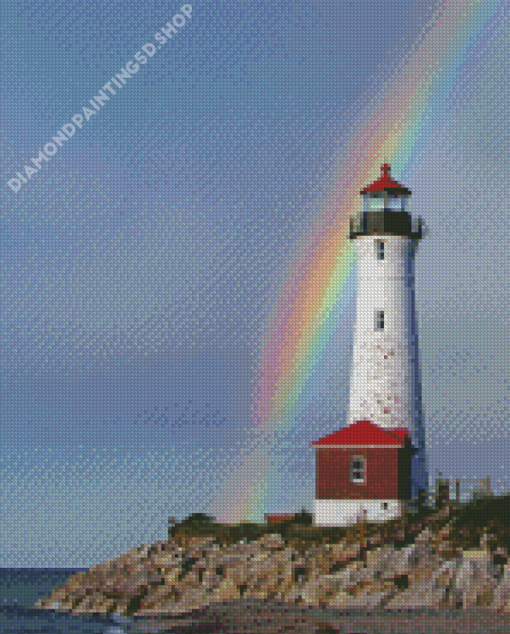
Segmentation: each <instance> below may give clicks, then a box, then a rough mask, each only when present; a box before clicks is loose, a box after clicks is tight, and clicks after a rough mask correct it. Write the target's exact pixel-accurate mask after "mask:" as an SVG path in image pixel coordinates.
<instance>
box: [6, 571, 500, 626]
mask: <svg viewBox="0 0 510 634" xmlns="http://www.w3.org/2000/svg"><path fill="white" fill-rule="evenodd" d="M78 570H83V569H72V570H70V569H48V568H44V569H29V568H18V569H12V568H0V634H139V633H140V634H141V633H142V632H143V633H145V634H151V633H152V634H162V633H163V632H168V633H172V634H280V633H282V634H283V633H285V634H287V633H289V634H290V633H295V634H315V633H317V634H337V633H341V634H390V633H391V634H431V632H436V633H438V634H439V633H440V634H510V614H506V615H505V614H498V613H496V612H494V611H493V610H487V609H483V608H480V609H478V610H471V611H464V610H452V611H447V610H441V611H437V610H431V609H430V610H413V611H400V612H395V611H392V612H388V611H385V610H380V611H378V612H372V613H371V614H367V613H365V612H363V611H360V610H349V611H348V612H340V611H338V610H328V609H320V608H309V607H306V606H300V605H289V604H284V603H274V602H271V601H264V600H252V599H248V600H239V601H235V602H230V603H228V604H227V603H224V604H214V605H212V606H210V607H209V608H207V609H206V610H202V611H201V612H198V613H195V614H193V615H189V616H185V617H183V618H173V619H169V618H165V619H155V618H141V617H138V618H132V619H122V621H123V622H119V623H115V622H114V621H113V620H112V619H109V618H107V617H101V616H95V615H94V616H92V615H80V616H70V615H68V614H65V613H59V612H51V611H47V610H34V609H32V608H31V606H32V605H33V604H34V603H35V602H36V601H37V599H39V598H40V597H42V596H47V595H48V594H49V593H50V592H51V590H52V589H53V588H54V587H56V586H58V585H61V584H62V583H64V582H65V580H66V579H67V578H68V577H70V576H71V575H73V574H74V573H76V572H78Z"/></svg>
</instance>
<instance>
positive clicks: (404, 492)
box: [311, 420, 415, 526]
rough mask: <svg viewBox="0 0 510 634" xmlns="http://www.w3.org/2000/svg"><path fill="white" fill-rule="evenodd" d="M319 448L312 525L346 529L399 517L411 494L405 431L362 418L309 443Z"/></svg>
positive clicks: (409, 458)
mask: <svg viewBox="0 0 510 634" xmlns="http://www.w3.org/2000/svg"><path fill="white" fill-rule="evenodd" d="M311 445H312V447H314V448H315V450H316V459H315V464H316V471H315V473H316V476H315V500H314V524H316V525H319V526H320V525H322V526H348V525H350V524H355V523H356V522H359V521H362V520H365V521H368V522H383V521H386V520H389V519H393V518H396V517H399V516H400V515H401V513H402V510H403V506H404V505H405V503H406V501H408V500H409V498H410V494H411V486H410V485H411V456H412V454H413V452H414V451H415V449H414V448H413V446H412V444H411V440H410V437H409V433H408V430H407V429H406V428H382V427H380V426H378V425H376V424H374V423H372V422H370V421H368V420H361V421H357V422H356V423H353V424H352V425H348V426H347V427H345V428H343V429H340V430H338V431H335V432H333V433H332V434H329V435H328V436H325V437H324V438H321V439H320V440H317V441H314V442H312V443H311Z"/></svg>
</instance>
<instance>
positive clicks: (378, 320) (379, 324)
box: [375, 310, 384, 330]
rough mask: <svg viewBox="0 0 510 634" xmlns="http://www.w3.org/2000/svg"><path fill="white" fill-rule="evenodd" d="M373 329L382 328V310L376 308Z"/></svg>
mask: <svg viewBox="0 0 510 634" xmlns="http://www.w3.org/2000/svg"><path fill="white" fill-rule="evenodd" d="M375 329H376V330H384V310H378V311H376V313H375Z"/></svg>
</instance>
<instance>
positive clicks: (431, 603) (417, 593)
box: [386, 561, 456, 609]
mask: <svg viewBox="0 0 510 634" xmlns="http://www.w3.org/2000/svg"><path fill="white" fill-rule="evenodd" d="M455 572H456V564H455V562H450V561H448V562H446V563H445V564H444V565H443V566H442V567H441V568H440V569H439V570H438V571H436V572H435V573H433V574H432V575H430V577H429V578H427V579H423V580H421V581H418V582H417V583H414V584H412V585H411V586H410V587H408V588H407V589H405V590H403V591H402V592H400V594H398V595H396V596H395V597H394V598H393V599H391V600H390V601H389V602H388V603H387V604H386V607H387V608H388V609H394V608H423V607H438V606H440V605H441V604H442V603H443V602H444V601H445V599H446V595H447V590H448V588H449V585H450V584H451V582H452V580H453V579H454V576H455Z"/></svg>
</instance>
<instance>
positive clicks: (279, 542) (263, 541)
mask: <svg viewBox="0 0 510 634" xmlns="http://www.w3.org/2000/svg"><path fill="white" fill-rule="evenodd" d="M256 543H258V544H259V546H260V547H261V548H266V549H270V550H273V549H279V548H285V541H284V540H283V538H282V536H281V535H278V534H277V533H272V534H270V535H263V536H262V537H260V538H259V539H258V540H257V542H256Z"/></svg>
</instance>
